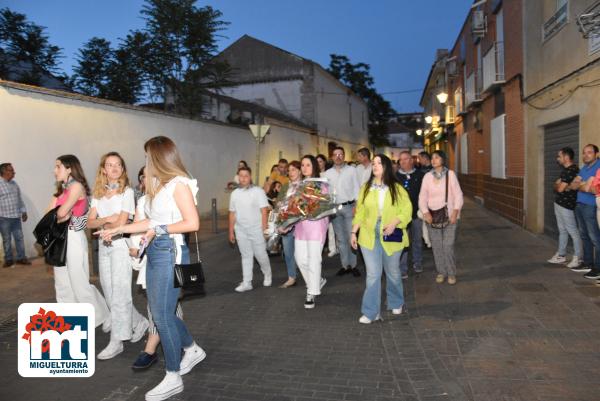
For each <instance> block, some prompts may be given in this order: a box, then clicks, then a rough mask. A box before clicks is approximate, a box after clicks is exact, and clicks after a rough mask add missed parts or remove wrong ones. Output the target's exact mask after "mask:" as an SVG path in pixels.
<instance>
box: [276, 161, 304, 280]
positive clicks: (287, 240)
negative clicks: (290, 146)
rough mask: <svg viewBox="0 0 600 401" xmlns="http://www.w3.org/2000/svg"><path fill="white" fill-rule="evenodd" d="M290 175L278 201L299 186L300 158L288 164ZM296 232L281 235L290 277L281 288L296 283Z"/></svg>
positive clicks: (300, 176)
mask: <svg viewBox="0 0 600 401" xmlns="http://www.w3.org/2000/svg"><path fill="white" fill-rule="evenodd" d="M288 177H289V179H290V182H289V183H287V184H284V185H283V187H282V188H281V191H279V196H277V202H282V201H283V200H285V198H286V197H287V196H289V195H291V194H293V193H294V192H296V188H298V184H300V181H301V179H302V175H301V167H300V162H299V161H298V160H292V161H291V162H290V164H288ZM294 240H295V239H294V232H293V231H292V232H287V233H285V234H282V235H281V242H282V244H283V256H284V258H285V266H286V267H287V273H288V279H287V281H286V282H285V283H283V284H282V285H280V286H279V288H290V287H293V286H295V285H296V261H295V260H294V258H295V255H294Z"/></svg>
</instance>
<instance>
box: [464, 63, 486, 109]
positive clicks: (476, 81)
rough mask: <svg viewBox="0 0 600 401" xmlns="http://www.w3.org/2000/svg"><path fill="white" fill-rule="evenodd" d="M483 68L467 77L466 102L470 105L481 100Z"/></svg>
mask: <svg viewBox="0 0 600 401" xmlns="http://www.w3.org/2000/svg"><path fill="white" fill-rule="evenodd" d="M481 87H482V80H481V70H479V69H478V70H477V71H473V72H472V73H471V75H469V76H468V77H467V82H466V85H465V104H466V106H470V105H471V104H473V103H479V102H481V100H482V99H481Z"/></svg>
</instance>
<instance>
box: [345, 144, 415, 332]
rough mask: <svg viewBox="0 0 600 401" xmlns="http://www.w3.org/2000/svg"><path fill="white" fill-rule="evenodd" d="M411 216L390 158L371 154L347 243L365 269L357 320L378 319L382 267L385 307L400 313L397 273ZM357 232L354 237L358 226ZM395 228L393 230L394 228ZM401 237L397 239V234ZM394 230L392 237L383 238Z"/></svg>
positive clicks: (401, 309)
mask: <svg viewBox="0 0 600 401" xmlns="http://www.w3.org/2000/svg"><path fill="white" fill-rule="evenodd" d="M411 219H412V204H411V202H410V198H409V196H408V193H407V192H406V190H405V189H404V188H402V185H400V183H398V182H397V180H396V177H395V175H394V170H393V168H392V162H391V161H390V159H389V158H388V157H387V156H385V155H381V154H380V155H376V156H375V158H373V171H372V173H371V177H370V178H369V181H367V182H366V183H365V184H364V185H363V186H362V187H361V189H360V192H359V196H358V199H357V206H356V214H355V216H354V219H353V220H352V233H351V237H350V238H351V239H350V241H351V244H352V247H353V248H354V249H357V248H358V246H359V245H360V249H361V251H362V254H363V258H364V260H365V265H366V269H367V280H366V281H367V283H366V288H365V293H364V295H363V299H362V307H361V310H362V313H363V315H362V316H361V317H360V319H359V320H358V321H359V322H360V323H363V324H369V323H371V322H373V321H375V320H381V315H380V310H381V274H382V272H383V270H385V275H386V278H387V280H386V282H387V285H386V292H387V304H388V309H391V310H392V313H393V314H394V315H400V314H402V311H403V308H404V289H403V288H402V276H401V273H400V255H401V254H402V250H403V249H404V248H406V247H408V235H407V233H406V226H407V225H408V224H409V223H410V222H411ZM359 228H360V236H359V237H358V238H357V235H358V229H359ZM396 229H398V230H396ZM395 230H396V231H395ZM399 232H401V233H402V239H401V240H399V241H398V238H397V237H398V234H399ZM392 234H395V235H394V236H395V237H396V241H389V238H388V241H386V240H384V236H391V235H392Z"/></svg>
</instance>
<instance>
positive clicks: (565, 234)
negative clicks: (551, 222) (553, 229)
mask: <svg viewBox="0 0 600 401" xmlns="http://www.w3.org/2000/svg"><path fill="white" fill-rule="evenodd" d="M554 214H555V215H556V225H557V227H558V254H559V256H567V245H568V244H569V235H570V236H571V239H573V253H574V254H575V256H577V257H578V258H581V236H580V235H579V230H578V229H577V220H576V219H575V211H573V210H570V209H567V208H565V207H562V206H561V205H559V204H558V203H554Z"/></svg>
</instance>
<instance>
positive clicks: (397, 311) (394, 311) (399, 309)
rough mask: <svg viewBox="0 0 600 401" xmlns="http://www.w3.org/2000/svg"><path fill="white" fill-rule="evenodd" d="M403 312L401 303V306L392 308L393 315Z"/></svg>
mask: <svg viewBox="0 0 600 401" xmlns="http://www.w3.org/2000/svg"><path fill="white" fill-rule="evenodd" d="M403 312H404V305H402V306H401V307H399V308H397V309H392V314H393V315H401V314H402V313H403Z"/></svg>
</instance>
